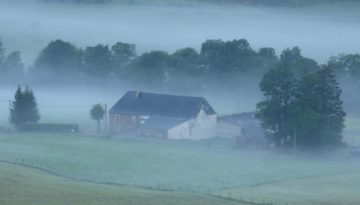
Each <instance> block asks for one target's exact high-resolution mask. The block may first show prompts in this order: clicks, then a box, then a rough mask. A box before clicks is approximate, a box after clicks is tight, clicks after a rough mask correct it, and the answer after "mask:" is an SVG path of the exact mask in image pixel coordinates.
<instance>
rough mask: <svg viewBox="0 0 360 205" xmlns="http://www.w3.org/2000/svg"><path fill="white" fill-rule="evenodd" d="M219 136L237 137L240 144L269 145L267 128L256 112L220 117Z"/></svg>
mask: <svg viewBox="0 0 360 205" xmlns="http://www.w3.org/2000/svg"><path fill="white" fill-rule="evenodd" d="M217 135H218V136H220V137H225V138H230V139H235V140H236V142H237V144H238V145H239V146H249V145H250V146H256V147H261V146H267V144H268V140H267V138H266V137H265V130H264V129H263V128H262V126H261V123H260V121H259V120H257V119H256V118H255V113H254V112H244V113H239V114H232V115H225V116H222V117H220V118H219V123H218V134H217Z"/></svg>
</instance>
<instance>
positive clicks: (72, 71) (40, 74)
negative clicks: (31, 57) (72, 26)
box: [30, 40, 82, 82]
mask: <svg viewBox="0 0 360 205" xmlns="http://www.w3.org/2000/svg"><path fill="white" fill-rule="evenodd" d="M81 58H82V51H81V50H80V49H78V48H76V47H75V46H74V45H72V44H71V43H69V42H65V41H62V40H55V41H52V42H50V43H49V44H48V45H47V47H46V48H44V49H43V50H42V51H41V52H40V54H39V56H38V57H37V59H36V60H35V63H34V65H33V66H32V67H31V68H30V72H31V74H32V75H33V77H34V78H36V79H39V78H41V79H43V80H51V82H54V80H55V79H59V80H61V81H62V80H64V79H65V80H74V79H78V78H79V76H80V68H81V61H82V60H81Z"/></svg>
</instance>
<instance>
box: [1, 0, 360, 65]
mask: <svg viewBox="0 0 360 205" xmlns="http://www.w3.org/2000/svg"><path fill="white" fill-rule="evenodd" d="M6 2H7V1H6ZM6 2H0V4H1V6H0V31H1V34H0V35H1V38H2V40H3V43H4V45H6V47H7V50H9V51H10V50H11V51H12V50H20V51H21V52H22V55H23V59H24V61H25V63H26V65H28V66H29V65H31V64H32V62H33V60H34V58H36V56H37V55H38V53H39V51H40V50H41V49H43V48H44V47H45V46H46V45H47V44H48V43H49V42H50V41H52V40H55V39H62V40H65V41H69V42H72V43H74V44H75V45H77V46H80V47H85V46H89V45H95V44H97V43H103V44H113V43H115V42H117V41H122V42H129V43H134V44H136V45H137V47H138V51H139V52H140V53H141V52H144V51H149V50H157V49H159V50H166V51H171V52H172V51H174V50H176V49H178V48H182V47H188V46H191V47H194V48H196V49H199V48H200V45H201V43H202V42H204V41H205V40H206V39H223V40H232V39H239V38H246V39H248V40H249V42H250V44H251V45H252V46H253V47H254V49H257V48H260V47H273V48H275V49H276V50H277V52H278V53H279V52H280V51H281V50H283V49H284V48H287V47H292V46H299V47H300V48H301V49H302V50H303V54H304V56H309V57H311V58H315V59H316V60H318V61H319V62H325V61H327V59H328V58H329V57H330V56H332V55H337V54H339V53H355V52H359V48H358V47H357V46H356V45H359V44H360V38H358V36H360V18H359V15H360V14H358V13H357V12H356V8H357V7H354V6H352V5H345V6H340V8H335V7H336V6H323V7H310V8H308V7H305V8H299V9H296V8H279V7H276V8H275V7H245V6H239V5H237V6H233V7H230V6H229V7H227V6H214V5H212V6H210V5H209V6H206V5H201V6H180V7H176V6H166V7H165V6H149V5H148V6H136V5H126V4H106V5H82V4H81V5H77V4H55V3H47V4H45V3H44V4H42V3H26V2H23V3H8V2H7V3H6ZM336 9H338V10H336Z"/></svg>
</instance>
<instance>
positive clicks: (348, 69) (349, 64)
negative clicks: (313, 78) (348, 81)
mask: <svg viewBox="0 0 360 205" xmlns="http://www.w3.org/2000/svg"><path fill="white" fill-rule="evenodd" d="M328 66H329V67H330V68H332V69H333V70H334V71H335V72H336V74H337V75H339V77H348V78H355V79H356V78H359V77H360V54H347V55H346V54H342V55H339V56H336V57H331V58H330V60H329V61H328Z"/></svg>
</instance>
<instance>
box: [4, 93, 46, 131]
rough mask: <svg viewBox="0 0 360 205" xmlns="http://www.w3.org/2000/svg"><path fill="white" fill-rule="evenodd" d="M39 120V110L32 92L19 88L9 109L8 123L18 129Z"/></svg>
mask: <svg viewBox="0 0 360 205" xmlns="http://www.w3.org/2000/svg"><path fill="white" fill-rule="evenodd" d="M39 120H40V115H39V110H38V107H37V102H36V98H35V95H34V93H33V91H32V90H31V89H30V88H29V87H26V88H25V90H22V88H21V87H20V86H19V87H18V88H17V90H16V92H15V96H14V101H13V102H12V104H11V108H10V122H11V124H13V125H15V127H17V128H18V129H21V128H22V126H25V125H27V124H31V123H37V122H38V121H39Z"/></svg>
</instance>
